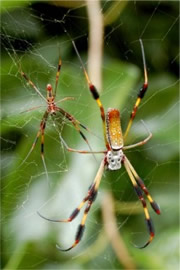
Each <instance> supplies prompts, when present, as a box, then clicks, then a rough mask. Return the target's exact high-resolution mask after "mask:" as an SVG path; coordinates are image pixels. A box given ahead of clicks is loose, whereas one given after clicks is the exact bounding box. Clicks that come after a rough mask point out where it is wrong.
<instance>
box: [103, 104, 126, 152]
mask: <svg viewBox="0 0 180 270" xmlns="http://www.w3.org/2000/svg"><path fill="white" fill-rule="evenodd" d="M106 122H107V137H108V141H109V144H110V146H111V148H112V150H119V149H121V148H122V147H123V144H124V143H123V135H122V130H121V123H120V112H119V110H117V109H111V108H109V109H108V111H107V115H106Z"/></svg>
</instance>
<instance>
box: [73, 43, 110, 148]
mask: <svg viewBox="0 0 180 270" xmlns="http://www.w3.org/2000/svg"><path fill="white" fill-rule="evenodd" d="M72 44H73V47H74V49H75V51H76V54H77V56H78V58H79V61H80V63H81V66H82V69H83V72H84V75H85V78H86V81H87V83H88V86H89V90H90V92H91V94H92V96H93V98H94V99H95V100H96V102H97V105H98V107H99V109H100V113H101V119H102V123H103V132H104V141H105V145H106V148H107V149H108V150H109V149H110V145H109V143H108V141H107V137H106V122H105V112H104V107H103V105H102V103H101V100H100V97H99V93H98V91H97V89H96V87H95V86H94V85H93V84H92V82H91V81H90V79H89V76H88V73H87V71H86V69H85V66H84V64H83V62H82V59H81V56H80V54H79V52H78V50H77V47H76V45H75V43H74V41H72Z"/></svg>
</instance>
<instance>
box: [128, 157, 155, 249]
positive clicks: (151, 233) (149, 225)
mask: <svg viewBox="0 0 180 270" xmlns="http://www.w3.org/2000/svg"><path fill="white" fill-rule="evenodd" d="M124 166H125V169H126V171H127V173H128V175H129V178H130V180H131V182H132V184H133V187H134V190H135V192H136V194H137V196H138V198H139V200H140V201H141V203H142V206H143V210H144V215H145V219H146V223H147V228H148V231H149V239H148V241H147V242H146V243H145V244H144V245H143V246H141V247H139V246H136V247H137V248H140V249H142V248H145V247H147V246H148V245H149V244H150V243H151V241H152V240H153V238H154V234H155V231H154V227H153V223H152V220H151V218H150V215H149V211H148V208H147V204H146V201H145V199H144V197H143V194H142V191H141V189H140V187H139V186H138V184H137V182H136V180H135V178H134V176H133V174H132V172H131V170H130V168H129V163H128V162H127V158H126V156H124Z"/></svg>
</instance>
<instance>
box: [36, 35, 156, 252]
mask: <svg viewBox="0 0 180 270" xmlns="http://www.w3.org/2000/svg"><path fill="white" fill-rule="evenodd" d="M72 43H73V46H74V49H75V51H76V53H77V56H78V58H79V61H80V63H81V66H82V68H83V71H84V75H85V78H86V81H87V83H88V86H89V90H90V92H91V94H92V97H93V98H94V99H95V100H96V102H97V104H98V107H99V108H100V114H101V119H102V124H103V132H104V142H105V145H106V150H104V151H98V152H96V151H83V150H76V149H73V148H70V147H69V146H68V145H67V143H66V142H65V141H64V139H63V138H62V137H61V140H62V142H63V144H64V146H65V148H66V149H67V150H68V151H70V152H76V153H81V154H99V153H101V154H104V157H103V159H102V161H101V164H100V167H99V169H98V172H97V174H96V176H95V179H94V181H93V183H92V184H91V186H90V188H89V190H88V192H87V194H86V196H85V197H84V199H83V200H82V201H81V203H80V204H79V206H78V207H77V208H75V210H74V211H73V212H72V214H71V215H70V216H69V218H68V219H62V220H54V219H50V218H46V217H44V216H43V215H41V214H40V213H39V212H38V214H39V215H40V216H41V217H42V218H44V219H46V220H48V221H52V222H71V221H72V220H73V219H74V218H75V217H76V216H77V215H78V213H79V212H80V210H81V208H82V207H83V206H84V204H85V203H87V205H86V208H85V210H84V214H83V217H82V220H81V223H80V225H79V227H78V229H77V233H76V236H75V241H74V243H73V244H72V245H71V246H70V247H69V248H67V249H62V248H60V247H59V246H58V245H57V248H58V249H59V250H61V251H69V250H71V249H72V248H74V247H75V246H76V245H77V244H78V243H79V242H80V240H81V238H82V236H83V233H84V229H85V222H86V219H87V215H88V212H89V210H90V208H91V206H92V204H93V202H94V201H95V199H96V196H97V192H98V188H99V185H100V182H101V179H102V175H103V172H104V170H105V169H108V170H119V169H120V168H121V166H122V165H124V167H125V169H126V171H127V173H128V176H129V178H130V180H131V182H132V185H133V187H134V190H135V192H136V194H137V196H138V198H139V200H140V201H141V203H142V206H143V209H144V215H145V219H146V223H147V228H148V231H149V239H148V240H147V242H146V243H145V244H144V245H143V246H141V247H138V248H145V247H146V246H148V245H149V244H150V243H151V241H152V239H153V238H154V228H153V223H152V220H151V218H150V215H149V211H148V208H147V204H146V200H145V198H144V195H143V192H144V194H145V195H146V197H147V199H148V200H149V202H150V204H151V207H152V208H153V210H154V211H155V212H156V213H157V214H158V215H159V214H160V208H159V206H158V205H157V203H156V202H155V201H154V200H153V199H152V197H151V195H150V194H149V191H148V189H147V188H146V186H145V184H144V182H143V180H142V179H141V178H140V177H139V175H138V174H137V172H136V171H135V169H134V167H133V166H132V165H131V163H130V161H129V160H128V158H127V157H126V155H125V154H124V151H125V150H127V149H131V148H134V147H137V146H141V145H144V144H145V143H147V142H148V141H149V139H150V138H151V137H152V134H151V132H149V131H148V132H149V135H148V136H147V138H145V139H144V140H143V141H140V142H138V143H135V144H132V145H128V146H124V141H125V139H126V137H127V135H128V133H129V130H130V128H131V125H132V122H133V120H134V118H135V116H136V112H137V109H138V106H139V104H140V102H141V100H142V98H143V97H144V95H145V93H146V90H147V88H148V76H147V68H146V61H145V54H144V47H143V43H142V40H141V39H140V46H141V51H142V59H143V67H144V83H143V85H142V87H141V88H140V91H139V93H138V97H137V100H136V102H135V105H134V107H133V110H132V113H131V116H130V120H129V123H128V125H127V128H126V130H125V133H124V135H123V133H122V130H121V123H120V112H119V110H118V109H114V108H109V109H108V111H107V113H106V114H105V111H104V107H103V105H102V103H101V101H100V97H99V94H98V92H97V90H96V88H95V86H94V85H93V84H92V82H91V81H90V79H89V76H88V74H87V71H86V69H85V66H84V64H83V62H82V59H81V57H80V54H79V52H78V50H77V47H76V45H75V43H74V41H73V42H72Z"/></svg>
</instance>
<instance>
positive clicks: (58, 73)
mask: <svg viewBox="0 0 180 270" xmlns="http://www.w3.org/2000/svg"><path fill="white" fill-rule="evenodd" d="M61 64H62V62H61V58H60V57H59V62H58V68H57V72H56V83H55V88H54V94H53V95H54V97H55V96H56V91H57V86H58V81H59V75H60V70H61Z"/></svg>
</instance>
